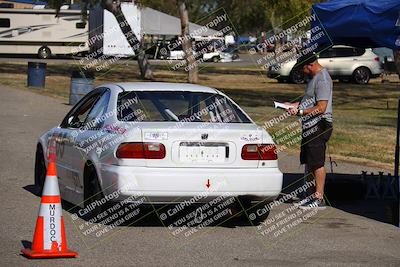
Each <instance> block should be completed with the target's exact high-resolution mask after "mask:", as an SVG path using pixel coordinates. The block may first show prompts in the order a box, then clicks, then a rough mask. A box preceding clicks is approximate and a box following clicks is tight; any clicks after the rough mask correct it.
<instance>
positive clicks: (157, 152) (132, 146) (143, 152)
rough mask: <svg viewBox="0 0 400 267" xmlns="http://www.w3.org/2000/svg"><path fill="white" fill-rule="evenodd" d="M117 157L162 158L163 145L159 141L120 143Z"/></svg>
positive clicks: (163, 152) (163, 154) (163, 153)
mask: <svg viewBox="0 0 400 267" xmlns="http://www.w3.org/2000/svg"><path fill="white" fill-rule="evenodd" d="M116 155H117V158H126V159H163V158H164V157H165V146H164V145H163V144H161V143H151V142H145V143H143V142H135V143H122V144H120V145H119V147H118V149H117V153H116Z"/></svg>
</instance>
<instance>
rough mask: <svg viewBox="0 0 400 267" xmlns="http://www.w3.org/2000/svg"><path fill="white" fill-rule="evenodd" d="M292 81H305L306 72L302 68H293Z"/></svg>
mask: <svg viewBox="0 0 400 267" xmlns="http://www.w3.org/2000/svg"><path fill="white" fill-rule="evenodd" d="M290 81H291V82H292V83H295V84H302V83H304V74H303V72H302V70H300V69H293V70H292V71H291V72H290Z"/></svg>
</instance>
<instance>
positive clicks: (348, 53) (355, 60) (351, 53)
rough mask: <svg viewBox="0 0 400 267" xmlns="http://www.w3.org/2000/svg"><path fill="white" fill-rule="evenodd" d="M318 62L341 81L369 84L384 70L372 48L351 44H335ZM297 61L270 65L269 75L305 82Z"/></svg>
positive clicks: (320, 55) (280, 80) (319, 57)
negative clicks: (296, 66) (352, 45)
mask: <svg viewBox="0 0 400 267" xmlns="http://www.w3.org/2000/svg"><path fill="white" fill-rule="evenodd" d="M318 62H319V63H320V64H321V65H322V66H324V67H325V68H326V69H327V70H328V72H329V74H330V75H331V76H332V78H333V79H339V81H341V82H349V81H352V82H355V83H358V84H367V83H368V82H369V80H370V79H371V78H376V77H379V76H380V75H381V74H382V72H383V66H382V63H381V62H380V60H379V56H377V55H376V54H375V53H374V52H372V49H365V48H357V47H351V46H342V45H340V46H333V47H331V48H328V49H326V50H324V51H322V52H321V53H320V54H319V55H318ZM295 64H296V61H294V60H292V61H287V62H285V63H283V64H282V65H281V66H277V65H275V66H270V67H269V69H268V73H267V76H268V77H269V78H274V79H277V80H278V82H285V81H289V82H292V83H303V82H304V75H303V73H302V71H301V70H300V69H296V68H294V66H295Z"/></svg>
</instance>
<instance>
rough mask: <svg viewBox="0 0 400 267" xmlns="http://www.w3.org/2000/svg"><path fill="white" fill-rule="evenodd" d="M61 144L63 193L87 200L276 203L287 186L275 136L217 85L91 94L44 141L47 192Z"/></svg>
mask: <svg viewBox="0 0 400 267" xmlns="http://www.w3.org/2000/svg"><path fill="white" fill-rule="evenodd" d="M52 140H53V141H54V142H55V144H56V151H57V162H56V164H57V173H58V178H59V185H60V191H61V196H62V198H63V199H64V200H66V201H68V202H71V203H74V204H77V205H80V206H84V203H86V202H85V201H84V200H85V199H89V198H92V197H95V198H96V199H97V198H99V196H102V197H104V196H108V199H112V200H113V201H121V200H123V199H125V200H126V199H127V198H129V197H134V196H138V195H141V196H144V197H145V199H146V200H145V204H146V203H148V204H170V203H179V202H182V201H185V200H186V201H187V200H189V199H193V198H196V196H198V195H201V196H202V197H201V198H196V200H198V201H200V202H205V201H210V200H212V199H215V198H216V197H218V196H221V195H224V194H229V195H230V196H234V197H240V198H242V199H246V200H248V201H246V202H244V203H248V205H252V204H254V203H255V202H256V203H257V202H258V203H259V202H262V201H267V202H270V201H273V200H274V199H275V198H276V197H277V196H278V195H279V193H280V192H281V189H282V172H281V171H280V170H279V168H278V161H277V154H276V149H275V145H274V142H273V140H272V138H271V136H270V135H269V134H268V133H267V132H266V131H265V130H264V129H263V128H262V127H259V126H257V125H256V124H255V123H254V122H253V121H252V120H251V119H250V118H249V116H248V115H246V113H245V112H244V111H243V110H242V109H241V108H240V107H239V106H238V105H237V104H235V103H234V102H233V101H232V100H231V99H230V98H229V97H228V96H226V95H225V94H224V93H222V92H220V91H218V90H216V89H213V88H209V87H204V86H199V85H193V84H180V83H154V82H148V83H116V84H106V85H102V86H100V87H98V88H96V89H94V90H92V91H91V92H90V93H88V94H87V95H86V96H84V97H83V98H82V99H81V100H80V101H79V102H78V103H77V104H76V105H75V106H74V107H73V108H72V109H71V111H70V112H69V113H68V114H67V115H66V117H65V118H64V119H63V120H62V122H61V124H60V125H59V126H57V127H54V128H53V129H51V130H49V131H48V132H46V133H44V134H43V135H42V136H41V137H40V138H39V142H38V144H37V152H36V164H35V184H36V185H37V186H39V187H40V188H42V186H43V183H44V179H45V172H46V166H47V161H48V160H47V156H46V155H47V153H48V148H49V143H50V142H51V141H52ZM199 199H200V200H199ZM132 201H134V200H133V198H132Z"/></svg>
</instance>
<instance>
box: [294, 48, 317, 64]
mask: <svg viewBox="0 0 400 267" xmlns="http://www.w3.org/2000/svg"><path fill="white" fill-rule="evenodd" d="M317 59H318V58H317V55H316V54H315V53H313V52H308V53H303V52H302V53H301V56H300V57H299V58H298V59H297V62H296V66H295V67H296V68H302V67H303V66H305V65H308V64H310V63H313V62H314V61H316V60H317Z"/></svg>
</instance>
